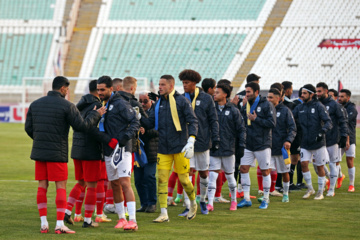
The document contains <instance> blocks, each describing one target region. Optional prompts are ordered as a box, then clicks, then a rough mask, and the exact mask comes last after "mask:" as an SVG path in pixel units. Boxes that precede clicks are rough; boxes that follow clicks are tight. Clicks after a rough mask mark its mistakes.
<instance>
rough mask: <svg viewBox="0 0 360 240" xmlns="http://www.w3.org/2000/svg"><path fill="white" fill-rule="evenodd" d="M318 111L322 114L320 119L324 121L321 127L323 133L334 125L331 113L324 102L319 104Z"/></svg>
mask: <svg viewBox="0 0 360 240" xmlns="http://www.w3.org/2000/svg"><path fill="white" fill-rule="evenodd" d="M318 112H319V115H320V119H321V120H322V121H323V122H324V125H323V126H322V128H321V131H322V132H323V133H326V132H327V131H329V130H330V129H331V128H332V127H333V124H332V121H331V118H330V116H329V113H328V111H327V110H326V108H325V106H324V105H322V104H318Z"/></svg>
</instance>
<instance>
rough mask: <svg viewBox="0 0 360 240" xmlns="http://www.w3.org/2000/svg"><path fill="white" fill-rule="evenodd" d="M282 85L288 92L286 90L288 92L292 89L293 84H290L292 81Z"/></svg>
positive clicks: (284, 82)
mask: <svg viewBox="0 0 360 240" xmlns="http://www.w3.org/2000/svg"><path fill="white" fill-rule="evenodd" d="M281 85H283V87H284V91H286V90H288V89H290V88H291V87H292V82H290V81H283V82H282V83H281Z"/></svg>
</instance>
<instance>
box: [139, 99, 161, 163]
mask: <svg viewBox="0 0 360 240" xmlns="http://www.w3.org/2000/svg"><path fill="white" fill-rule="evenodd" d="M153 108H154V104H152V105H151V108H149V109H148V110H147V111H146V112H147V113H149V114H150V112H151V110H152V109H153ZM140 139H141V140H142V141H143V142H144V144H145V146H144V149H145V153H146V157H147V160H148V162H150V163H152V162H156V159H157V152H158V145H159V132H158V131H156V130H155V129H154V128H153V129H149V130H145V133H144V134H141V133H140Z"/></svg>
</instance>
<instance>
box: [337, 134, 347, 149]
mask: <svg viewBox="0 0 360 240" xmlns="http://www.w3.org/2000/svg"><path fill="white" fill-rule="evenodd" d="M346 143H347V137H345V136H342V137H340V141H339V148H344V147H346Z"/></svg>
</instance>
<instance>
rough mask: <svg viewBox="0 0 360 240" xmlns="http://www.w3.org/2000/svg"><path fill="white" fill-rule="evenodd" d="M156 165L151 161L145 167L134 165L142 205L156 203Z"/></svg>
mask: <svg viewBox="0 0 360 240" xmlns="http://www.w3.org/2000/svg"><path fill="white" fill-rule="evenodd" d="M156 165H157V163H156V162H151V163H148V164H146V165H145V166H144V167H137V166H134V176H135V187H136V190H137V192H138V195H139V198H140V204H141V206H142V207H147V206H150V205H156V201H157V196H156V194H157V192H156V177H155V174H156Z"/></svg>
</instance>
